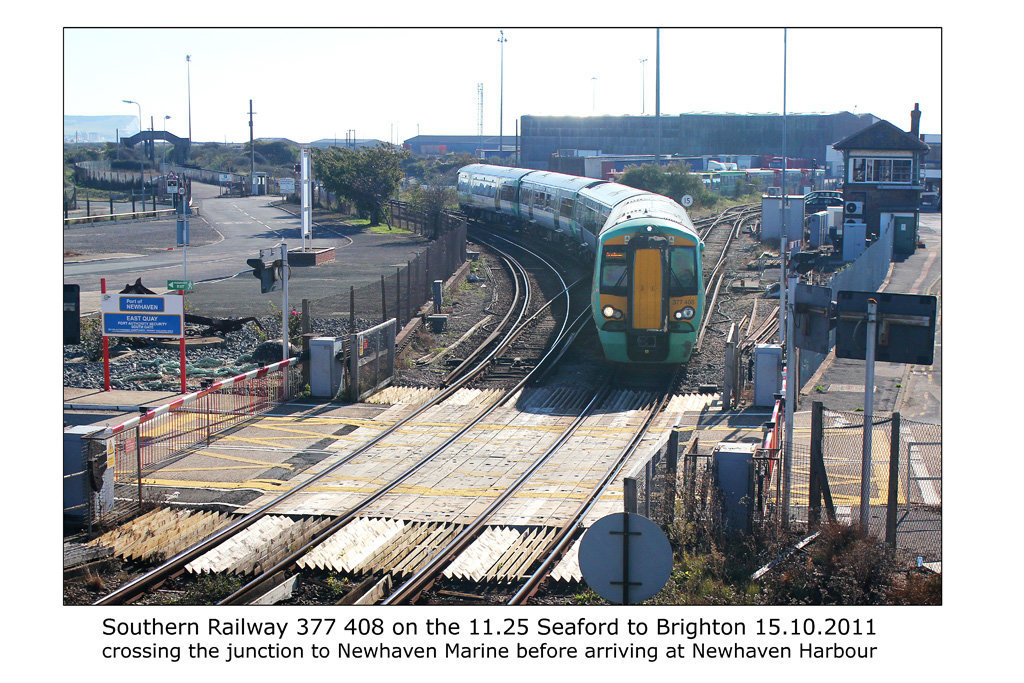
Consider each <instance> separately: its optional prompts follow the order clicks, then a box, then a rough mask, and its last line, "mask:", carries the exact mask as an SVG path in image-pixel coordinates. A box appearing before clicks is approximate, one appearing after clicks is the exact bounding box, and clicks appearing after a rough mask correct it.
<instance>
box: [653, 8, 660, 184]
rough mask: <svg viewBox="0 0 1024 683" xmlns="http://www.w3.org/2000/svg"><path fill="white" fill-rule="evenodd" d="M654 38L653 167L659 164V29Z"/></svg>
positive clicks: (656, 30)
mask: <svg viewBox="0 0 1024 683" xmlns="http://www.w3.org/2000/svg"><path fill="white" fill-rule="evenodd" d="M654 35H655V38H654V165H655V166H659V165H660V164H661V29H660V28H659V29H655V33H654Z"/></svg>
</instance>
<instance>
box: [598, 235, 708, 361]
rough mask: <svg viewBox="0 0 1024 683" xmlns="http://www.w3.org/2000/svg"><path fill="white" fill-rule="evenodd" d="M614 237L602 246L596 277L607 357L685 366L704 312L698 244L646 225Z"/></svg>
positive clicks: (601, 334)
mask: <svg viewBox="0 0 1024 683" xmlns="http://www.w3.org/2000/svg"><path fill="white" fill-rule="evenodd" d="M615 232H616V233H617V234H613V235H609V236H607V237H606V238H605V240H604V241H603V244H602V246H601V250H600V253H599V263H598V264H597V268H596V269H595V274H594V277H595V287H594V298H595V301H594V303H595V311H594V313H595V322H597V326H598V330H599V336H600V339H601V344H602V346H603V348H604V352H605V357H606V358H608V359H609V360H612V361H617V362H623V363H684V362H686V361H687V360H689V358H690V354H691V352H692V350H693V343H694V339H695V337H696V333H697V326H698V324H699V318H700V311H701V310H702V306H703V288H702V286H701V284H702V282H701V279H702V278H701V275H700V270H699V263H700V260H699V259H700V253H699V249H698V247H697V242H696V241H694V240H691V239H689V238H687V237H686V236H685V235H681V234H679V233H678V231H672V230H661V229H659V228H658V226H656V225H649V224H648V225H642V226H633V227H632V228H631V229H626V230H625V231H622V232H620V231H619V229H616V231H615ZM673 232H675V234H673Z"/></svg>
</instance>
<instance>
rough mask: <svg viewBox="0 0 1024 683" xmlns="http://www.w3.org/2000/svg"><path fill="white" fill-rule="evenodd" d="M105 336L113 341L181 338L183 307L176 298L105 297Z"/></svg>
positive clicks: (103, 301) (102, 300) (123, 295)
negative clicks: (117, 338) (118, 339)
mask: <svg viewBox="0 0 1024 683" xmlns="http://www.w3.org/2000/svg"><path fill="white" fill-rule="evenodd" d="M100 312H101V313H102V314H103V334H104V335H106V336H113V337H174V338H177V337H181V336H182V332H183V330H184V304H183V299H182V297H181V296H178V295H177V294H166V295H156V294H104V295H103V296H102V299H101V301H100Z"/></svg>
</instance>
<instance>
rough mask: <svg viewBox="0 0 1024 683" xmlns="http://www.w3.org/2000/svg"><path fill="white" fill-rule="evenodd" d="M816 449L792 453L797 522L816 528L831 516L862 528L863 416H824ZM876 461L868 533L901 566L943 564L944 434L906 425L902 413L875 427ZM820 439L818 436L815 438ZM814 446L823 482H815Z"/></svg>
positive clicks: (874, 421)
mask: <svg viewBox="0 0 1024 683" xmlns="http://www.w3.org/2000/svg"><path fill="white" fill-rule="evenodd" d="M820 405H821V404H820V403H817V402H816V403H815V412H817V411H819V410H820V411H821V426H820V430H819V429H817V428H815V427H814V425H813V424H812V435H811V444H810V446H801V445H798V444H794V445H793V477H792V489H791V490H792V494H791V505H790V516H791V519H792V520H794V521H798V522H805V523H808V525H809V526H810V527H814V526H816V524H817V522H818V520H819V519H822V518H823V515H822V514H821V512H820V505H821V500H822V499H824V500H825V505H826V514H827V516H829V517H831V516H833V515H834V517H835V520H836V521H837V522H840V523H846V524H851V523H859V522H860V520H859V514H858V511H859V506H860V485H861V484H860V482H861V469H862V464H861V463H862V457H863V443H864V441H863V439H864V425H865V421H864V415H863V413H857V412H853V413H849V412H834V411H826V410H821V408H820V407H819V406H820ZM870 424H871V429H872V437H871V443H872V449H871V450H872V455H871V480H870V487H869V490H870V502H869V519H868V531H869V533H870V534H871V535H873V536H875V537H877V538H880V539H885V540H886V542H887V543H889V545H890V546H892V547H894V548H895V549H896V551H897V554H898V555H899V556H901V557H903V558H906V559H911V560H916V558H918V557H920V558H922V561H924V562H939V561H941V560H942V479H941V477H942V448H941V430H942V428H941V426H939V425H932V424H926V423H922V422H914V421H911V420H904V419H902V418H901V416H900V415H899V413H894V414H893V415H892V416H891V417H885V418H883V417H880V416H877V415H876V416H875V417H874V418H873V419H872V420H871V423H870ZM818 431H820V436H819V435H817V434H816V432H818ZM816 442H820V453H821V463H822V465H823V466H824V467H823V468H819V469H818V472H819V474H817V475H814V476H812V469H813V468H814V458H813V457H812V455H813V454H814V452H815V448H816V445H815V443H816Z"/></svg>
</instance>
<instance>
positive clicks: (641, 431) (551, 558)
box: [507, 368, 680, 605]
mask: <svg viewBox="0 0 1024 683" xmlns="http://www.w3.org/2000/svg"><path fill="white" fill-rule="evenodd" d="M679 372H680V370H679V368H677V369H676V371H675V372H674V373H673V374H672V377H671V379H670V380H669V382H668V385H667V387H666V389H665V391H664V392H662V397H661V399H660V400H659V401H658V402H657V403H656V404H655V406H654V407H653V408H652V409H651V411H650V413H648V415H647V417H646V418H645V419H644V422H643V423H642V424H641V425H640V427H639V428H638V429H637V431H636V433H634V435H633V437H632V438H631V439H630V441H629V443H628V444H626V446H625V447H624V448H623V449H622V451H621V452H620V453H619V455H618V457H616V459H615V462H614V463H612V466H611V467H610V468H608V470H607V471H606V472H605V476H604V477H603V478H602V479H601V481H599V482H598V483H597V484H596V485H595V486H594V488H593V489H591V491H590V493H589V494H587V497H586V498H585V499H584V501H583V503H582V504H581V505H580V507H579V508H578V509H577V510H576V513H575V514H573V516H572V517H571V518H570V519H569V520H568V521H567V522H566V523H565V524H564V525H562V528H561V529H560V530H559V531H558V533H557V534H556V535H555V537H554V538H552V539H551V542H550V544H549V548H550V550H548V551H547V552H546V555H547V556H546V557H545V558H544V560H543V561H542V562H541V563H540V565H539V566H538V567H537V569H536V570H534V572H533V574H531V575H530V577H529V578H528V579H527V580H526V583H524V584H523V586H522V587H521V588H520V589H519V590H518V591H516V593H515V595H513V596H512V598H511V599H510V600H509V601H508V603H507V604H509V605H522V604H525V603H526V601H528V600H529V599H530V598H531V597H533V596H534V595H535V594H536V593H537V590H538V589H539V588H540V584H541V583H542V582H543V581H544V579H546V578H547V576H548V574H550V572H551V570H552V569H553V568H554V565H555V563H556V562H558V561H559V560H560V559H561V557H562V555H563V554H564V553H565V551H566V550H567V549H568V548H569V547H570V546H571V544H572V543H574V542H575V540H576V536H577V532H578V531H579V530H581V529H582V528H583V527H582V525H583V522H584V520H585V519H586V518H587V515H589V514H590V512H591V510H593V509H594V506H595V505H597V503H598V501H599V500H600V498H601V496H602V495H603V494H604V492H605V489H607V488H608V487H609V486H611V484H612V482H613V481H615V477H617V476H618V475H619V473H620V472H621V471H622V468H623V467H625V466H626V463H627V462H628V461H629V458H630V457H632V455H633V453H634V452H636V449H637V448H639V447H640V444H641V443H642V442H643V438H644V436H646V435H647V432H648V431H650V428H651V425H653V424H654V420H655V419H656V418H657V416H658V415H660V414H661V412H662V411H663V410H664V408H665V406H666V405H667V404H668V401H669V400H670V399H671V397H672V395H673V391H672V390H673V388H674V387H675V385H676V381H677V380H678V378H679Z"/></svg>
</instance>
